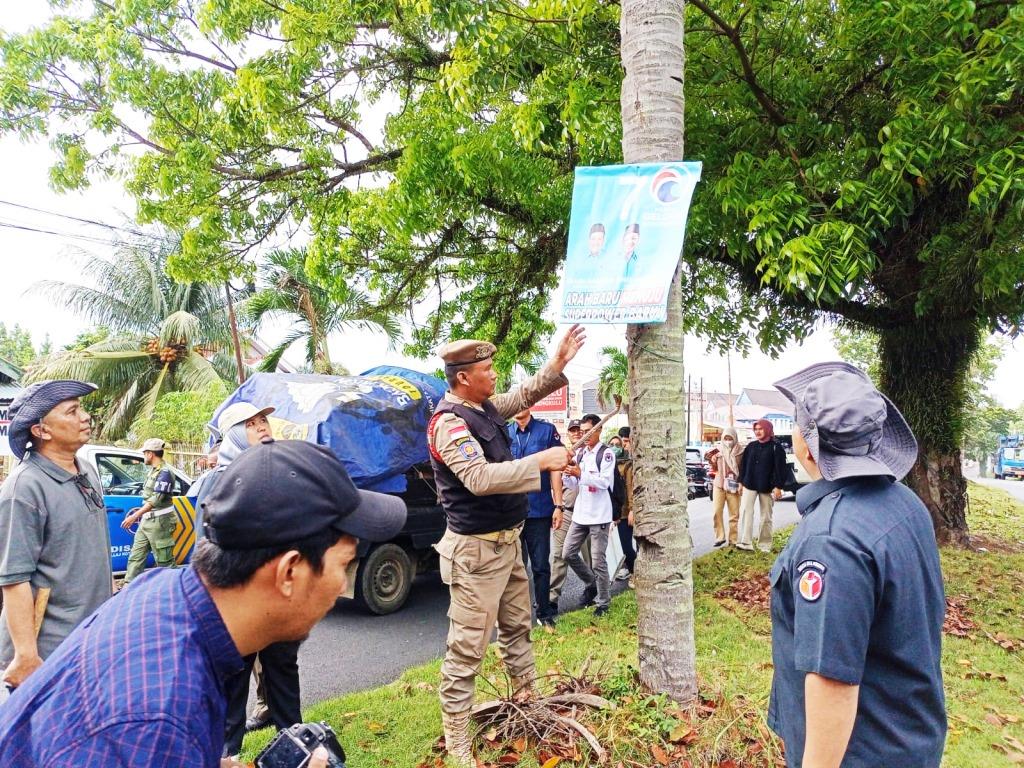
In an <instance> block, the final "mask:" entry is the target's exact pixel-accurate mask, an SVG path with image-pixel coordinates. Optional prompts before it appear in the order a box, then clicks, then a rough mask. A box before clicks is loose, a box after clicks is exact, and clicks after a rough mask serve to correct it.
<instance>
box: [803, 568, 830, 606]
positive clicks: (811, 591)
mask: <svg viewBox="0 0 1024 768" xmlns="http://www.w3.org/2000/svg"><path fill="white" fill-rule="evenodd" d="M800 565H803V563H801V564H800ZM824 589H825V577H824V575H823V574H822V573H821V572H820V571H818V570H815V569H814V568H813V567H812V566H807V568H806V570H804V571H803V574H802V575H801V576H800V597H802V598H803V599H804V600H806V601H807V602H809V603H813V602H814V601H815V600H817V599H818V598H819V597H821V593H822V592H823V591H824Z"/></svg>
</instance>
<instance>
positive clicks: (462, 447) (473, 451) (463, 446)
mask: <svg viewBox="0 0 1024 768" xmlns="http://www.w3.org/2000/svg"><path fill="white" fill-rule="evenodd" d="M458 448H459V453H461V454H462V455H463V456H465V457H466V458H467V459H470V460H472V459H475V458H478V457H479V456H480V451H478V450H477V447H476V443H474V442H473V441H472V440H466V441H464V442H462V443H460V444H459V446H458Z"/></svg>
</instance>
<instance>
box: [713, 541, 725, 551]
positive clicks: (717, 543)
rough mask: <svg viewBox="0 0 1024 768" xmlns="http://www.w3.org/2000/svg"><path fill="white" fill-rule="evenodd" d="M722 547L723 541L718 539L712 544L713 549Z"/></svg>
mask: <svg viewBox="0 0 1024 768" xmlns="http://www.w3.org/2000/svg"><path fill="white" fill-rule="evenodd" d="M722 546H725V539H719V540H718V541H716V542H715V543H714V547H715V548H716V549H717V548H718V547H722Z"/></svg>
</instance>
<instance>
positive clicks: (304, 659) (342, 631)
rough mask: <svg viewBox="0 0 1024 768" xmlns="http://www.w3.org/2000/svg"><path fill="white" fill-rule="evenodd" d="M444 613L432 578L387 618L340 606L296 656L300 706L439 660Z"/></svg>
mask: <svg viewBox="0 0 1024 768" xmlns="http://www.w3.org/2000/svg"><path fill="white" fill-rule="evenodd" d="M689 513H690V528H691V531H692V535H693V541H694V547H695V553H696V554H697V555H698V556H699V555H702V554H705V553H707V552H708V551H710V550H711V549H712V546H711V545H712V544H713V540H714V533H713V531H712V526H711V502H710V501H709V500H708V499H706V498H702V499H695V500H693V501H691V502H690V504H689ZM798 517H799V515H798V514H797V511H796V504H795V503H794V502H793V500H792V497H787V498H786V499H783V500H782V501H780V502H778V503H777V504H776V505H775V526H776V528H778V527H780V526H785V525H790V524H792V523H795V522H796V520H797V518H798ZM755 522H756V519H755ZM755 531H756V528H755ZM625 588H626V584H625V582H617V583H616V586H615V588H614V589H613V593H614V592H617V591H621V590H622V589H625ZM581 592H582V585H581V584H580V582H579V581H578V580H577V579H576V578H575V576H574V575H573V574H572V572H571V571H570V573H569V577H568V579H567V582H566V586H565V589H564V591H563V593H562V601H561V605H562V608H563V610H565V609H566V607H568V606H572V605H575V604H576V603H577V602H578V601H579V598H580V594H581ZM447 610H448V590H447V588H446V587H445V586H444V584H442V583H441V579H440V577H439V576H438V574H436V573H432V574H427V575H424V576H420V577H419V578H418V579H417V580H416V583H415V584H414V585H413V589H412V594H411V595H410V597H409V602H408V603H406V605H405V607H404V608H402V610H400V611H398V612H397V613H394V614H391V615H390V616H371V615H368V614H366V613H364V612H362V611H361V610H360V609H358V608H356V607H355V606H354V605H352V604H349V603H347V602H346V603H343V604H341V605H339V606H338V607H337V608H335V609H334V610H333V611H331V613H330V614H328V615H327V617H326V618H325V619H324V620H323V621H322V622H320V624H318V625H317V626H316V627H315V628H314V630H313V632H312V634H311V635H310V637H309V639H308V640H307V641H306V642H305V644H303V646H302V650H301V651H300V653H299V675H300V678H301V681H302V704H303V706H304V707H306V706H309V705H311V704H314V703H316V702H319V701H323V700H324V699H328V698H331V697H334V696H339V695H341V694H343V693H347V692H350V691H358V690H362V689H364V688H371V687H374V686H378V685H382V684H384V683H389V682H391V681H393V680H395V679H396V678H398V677H399V676H400V675H401V674H402V672H404V671H405V670H406V669H407V668H409V667H411V666H415V665H417V664H422V663H424V662H426V661H430V660H431V659H435V658H438V657H440V656H441V655H443V654H444V647H445V635H446V634H447V632H448V618H447V615H446V612H447Z"/></svg>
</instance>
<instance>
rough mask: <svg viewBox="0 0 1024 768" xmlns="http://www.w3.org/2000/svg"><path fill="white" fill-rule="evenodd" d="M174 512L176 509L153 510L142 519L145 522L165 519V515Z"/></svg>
mask: <svg viewBox="0 0 1024 768" xmlns="http://www.w3.org/2000/svg"><path fill="white" fill-rule="evenodd" d="M173 511H174V507H167V509H151V510H149V512H146V513H145V514H144V515H143V516H142V519H143V520H152V519H153V518H154V517H163V516H164V515H169V514H171V512H173Z"/></svg>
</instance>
